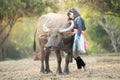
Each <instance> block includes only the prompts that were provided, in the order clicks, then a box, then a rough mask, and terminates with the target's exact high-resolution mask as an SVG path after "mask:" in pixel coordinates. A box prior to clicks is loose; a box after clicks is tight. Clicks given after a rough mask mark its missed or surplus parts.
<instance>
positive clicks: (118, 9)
mask: <svg viewBox="0 0 120 80" xmlns="http://www.w3.org/2000/svg"><path fill="white" fill-rule="evenodd" d="M79 2H80V3H81V4H85V5H88V6H89V8H92V9H95V10H97V11H99V12H101V13H104V14H106V15H113V16H118V17H120V0H79Z"/></svg>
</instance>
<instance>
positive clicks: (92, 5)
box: [0, 0, 120, 60]
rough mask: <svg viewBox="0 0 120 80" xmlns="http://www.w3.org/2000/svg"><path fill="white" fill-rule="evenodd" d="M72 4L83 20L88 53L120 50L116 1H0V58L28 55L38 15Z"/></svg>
mask: <svg viewBox="0 0 120 80" xmlns="http://www.w3.org/2000/svg"><path fill="white" fill-rule="evenodd" d="M73 7H74V8H76V9H77V10H78V11H79V13H80V14H81V16H82V17H83V19H84V20H85V23H86V27H87V30H86V33H85V36H86V38H87V42H88V44H89V49H88V51H87V53H88V54H97V53H106V52H119V51H120V35H119V34H120V23H119V22H120V14H119V13H120V0H0V60H4V59H8V58H10V59H18V58H23V57H27V56H30V55H31V54H32V44H33V35H34V31H35V26H36V23H37V21H38V19H39V17H40V16H41V15H42V14H45V13H48V12H58V13H65V12H67V10H68V9H70V8H73Z"/></svg>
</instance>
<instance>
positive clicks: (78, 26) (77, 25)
mask: <svg viewBox="0 0 120 80" xmlns="http://www.w3.org/2000/svg"><path fill="white" fill-rule="evenodd" d="M67 16H68V18H69V19H68V20H70V22H72V21H71V20H73V21H74V28H73V29H74V37H73V40H74V41H73V48H72V49H73V50H72V51H73V57H74V58H75V60H76V64H77V68H78V69H81V68H82V67H83V68H84V70H85V71H89V69H87V68H86V64H85V62H84V61H83V60H82V58H81V57H80V56H79V55H78V52H79V51H80V52H85V47H83V46H84V36H83V32H82V30H83V29H82V21H81V20H82V18H81V16H80V14H79V13H78V12H77V11H76V10H75V9H74V8H73V9H70V10H69V11H68V13H67Z"/></svg>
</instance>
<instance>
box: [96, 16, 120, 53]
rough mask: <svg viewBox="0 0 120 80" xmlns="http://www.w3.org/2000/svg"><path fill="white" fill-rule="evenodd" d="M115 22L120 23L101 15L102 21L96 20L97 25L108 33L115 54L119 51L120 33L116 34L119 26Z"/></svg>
mask: <svg viewBox="0 0 120 80" xmlns="http://www.w3.org/2000/svg"><path fill="white" fill-rule="evenodd" d="M117 20H118V21H120V19H116V18H114V17H110V16H106V15H103V16H102V19H101V20H98V24H100V25H101V27H102V28H103V29H104V30H105V31H106V32H107V33H108V35H109V37H110V39H111V42H112V46H113V48H114V50H115V52H119V50H120V35H119V34H120V32H118V30H120V28H119V26H120V24H117V23H116V21H117Z"/></svg>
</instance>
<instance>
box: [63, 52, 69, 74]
mask: <svg viewBox="0 0 120 80" xmlns="http://www.w3.org/2000/svg"><path fill="white" fill-rule="evenodd" d="M69 57H70V54H67V56H66V58H65V67H64V73H65V74H69Z"/></svg>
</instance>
